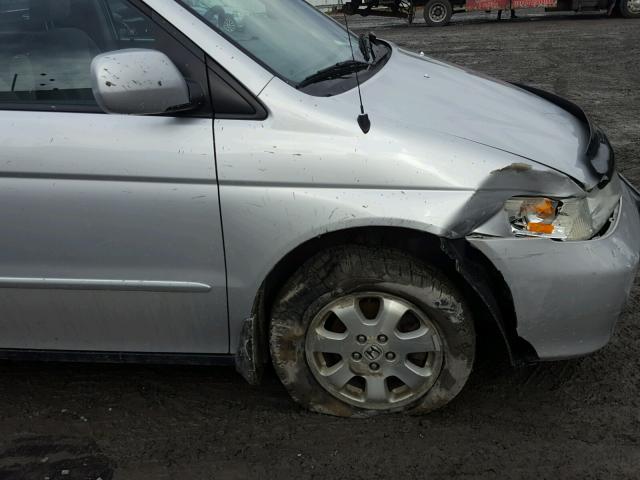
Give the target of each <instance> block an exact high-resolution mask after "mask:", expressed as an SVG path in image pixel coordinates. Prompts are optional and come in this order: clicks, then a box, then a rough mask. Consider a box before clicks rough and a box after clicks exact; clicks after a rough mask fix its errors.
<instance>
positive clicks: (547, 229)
mask: <svg viewBox="0 0 640 480" xmlns="http://www.w3.org/2000/svg"><path fill="white" fill-rule="evenodd" d="M527 230H529V231H530V232H534V233H553V225H551V224H550V223H534V222H529V223H527Z"/></svg>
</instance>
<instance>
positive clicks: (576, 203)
mask: <svg viewBox="0 0 640 480" xmlns="http://www.w3.org/2000/svg"><path fill="white" fill-rule="evenodd" d="M505 210H506V211H507V215H508V216H509V223H510V224H511V230H512V232H513V233H514V234H515V235H516V236H527V237H545V238H555V239H557V240H586V239H588V238H591V237H592V236H593V235H594V234H595V233H596V232H597V231H598V230H597V229H596V228H597V227H596V226H595V225H593V221H592V218H591V213H590V211H589V206H588V203H587V200H586V198H582V199H575V198H568V199H562V200H554V199H551V198H545V197H515V198H512V199H510V200H507V202H506V204H505Z"/></svg>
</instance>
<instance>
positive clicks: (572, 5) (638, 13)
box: [316, 0, 640, 27]
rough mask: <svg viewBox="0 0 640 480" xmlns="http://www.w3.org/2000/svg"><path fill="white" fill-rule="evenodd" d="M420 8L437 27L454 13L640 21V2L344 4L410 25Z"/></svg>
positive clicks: (396, 0) (380, 0)
mask: <svg viewBox="0 0 640 480" xmlns="http://www.w3.org/2000/svg"><path fill="white" fill-rule="evenodd" d="M320 1H322V0H320ZM317 2H318V0H316V3H317ZM416 7H423V16H424V20H425V22H426V23H427V25H430V26H433V27H440V26H444V25H447V24H448V23H449V21H450V20H451V16H452V15H453V14H454V13H462V12H474V11H485V12H491V11H502V10H519V9H531V8H544V9H545V10H546V11H548V12H560V11H574V12H594V11H602V12H607V13H608V14H612V13H614V12H617V13H619V14H620V15H622V16H623V17H626V18H640V0H351V1H348V2H344V5H343V9H344V12H345V13H346V14H347V15H356V14H358V15H363V16H367V15H376V16H387V17H400V18H406V19H407V23H408V24H411V23H413V19H414V18H415V14H416Z"/></svg>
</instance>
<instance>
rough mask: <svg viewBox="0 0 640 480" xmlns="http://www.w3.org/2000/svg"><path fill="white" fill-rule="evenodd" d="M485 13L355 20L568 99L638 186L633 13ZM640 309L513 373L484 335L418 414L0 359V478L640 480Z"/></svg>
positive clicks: (194, 374)
mask: <svg viewBox="0 0 640 480" xmlns="http://www.w3.org/2000/svg"><path fill="white" fill-rule="evenodd" d="M494 16H495V15H494ZM494 16H484V15H480V16H476V17H467V18H463V19H457V20H456V21H455V22H454V23H453V24H452V25H450V26H448V27H445V28H441V29H432V28H426V27H425V25H424V24H423V23H418V24H417V25H414V26H412V27H411V28H406V27H405V26H404V25H403V24H402V22H400V21H396V20H383V21H380V20H376V19H371V18H367V19H356V18H354V20H353V22H352V27H355V29H356V30H364V31H366V30H374V31H375V32H376V33H377V34H378V36H379V37H382V38H386V39H389V40H391V41H393V42H396V43H397V44H399V45H401V46H404V47H407V48H409V49H412V50H416V51H424V52H425V54H427V55H431V56H434V57H437V58H440V59H444V60H448V61H451V62H455V63H458V64H461V65H465V66H467V67H470V68H473V69H476V70H479V71H481V72H485V73H487V74H489V75H494V76H498V77H501V78H503V79H505V80H510V81H517V82H524V83H530V84H533V85H535V86H538V87H541V88H545V89H549V90H552V91H554V92H556V93H559V94H560V95H564V96H567V97H568V98H570V99H571V100H574V101H576V102H577V103H579V104H580V105H582V106H584V107H585V108H586V110H587V111H588V112H589V113H590V114H591V115H592V116H593V117H594V118H595V119H596V121H597V122H598V123H599V124H600V125H602V126H603V127H604V129H605V131H606V132H607V133H608V134H609V136H610V138H611V141H612V143H613V145H614V147H615V149H616V151H617V154H618V156H617V158H618V162H619V166H620V169H621V170H622V171H623V172H624V173H626V174H627V175H628V176H629V177H630V178H631V179H632V180H633V181H635V183H636V184H640V161H639V160H640V88H639V87H640V62H639V59H640V21H625V20H621V19H606V18H603V17H593V16H591V17H587V18H584V17H580V18H578V17H574V16H560V17H557V16H555V17H553V18H551V19H548V18H547V19H539V18H538V17H529V18H523V19H520V20H514V21H502V22H500V23H498V22H496V21H494V20H493V18H494ZM418 94H419V92H416V95H418ZM425 115H428V112H425ZM639 241H640V240H639ZM639 309H640V282H637V283H636V287H635V289H634V290H633V296H632V299H631V301H630V303H629V305H628V307H627V310H626V313H625V314H624V315H623V317H622V319H621V321H620V323H619V325H618V328H617V330H616V333H615V336H614V338H613V340H612V342H611V343H610V345H609V346H607V347H606V348H605V349H603V350H602V351H600V352H598V353H596V354H595V355H593V356H590V357H588V358H585V359H581V360H574V361H569V362H560V363H547V364H541V365H538V366H535V367H527V368H522V369H516V370H514V369H511V368H510V367H509V365H508V364H507V363H506V362H505V360H504V358H503V357H502V356H501V354H500V353H501V352H500V351H499V349H496V348H493V347H492V345H490V344H486V345H484V347H483V348H482V350H481V358H480V360H479V362H478V366H477V368H476V370H475V371H474V373H473V375H472V378H471V380H470V383H469V384H468V386H467V388H466V389H465V391H464V392H463V393H462V394H461V395H460V396H459V397H458V399H456V401H454V402H453V403H452V404H451V405H450V406H449V407H447V408H445V409H444V410H441V411H439V412H436V413H434V414H431V415H429V416H426V417H421V418H415V417H405V416H388V417H378V418H374V419H370V420H357V421H348V420H342V419H337V418H331V417H325V416H320V415H315V414H310V413H306V412H304V411H301V410H300V409H299V408H298V407H297V406H296V405H294V404H293V403H292V402H291V401H290V400H289V398H288V397H287V394H286V393H285V391H284V389H283V388H282V387H281V386H280V384H279V383H278V381H277V380H276V379H275V376H274V375H273V374H270V375H269V376H268V378H267V380H266V382H265V384H264V385H262V386H261V387H250V386H248V385H246V384H245V383H244V382H243V381H242V379H241V378H240V377H239V376H238V375H236V374H235V373H234V371H233V369H230V368H226V369H225V368H202V367H166V366H154V367H150V366H126V365H121V366H117V365H116V366H108V365H66V364H57V365H56V364H16V363H0V479H1V480H18V479H20V480H22V479H40V480H43V479H47V478H49V479H51V480H53V479H65V480H70V479H97V478H101V479H102V480H109V479H112V478H115V479H125V480H137V479H145V480H146V479H154V480H157V479H165V478H171V479H228V478H229V479H233V478H238V479H244V478H266V477H268V478H274V479H279V478H296V479H298V478H317V479H325V478H350V479H366V480H372V479H376V478H421V479H422V478H424V479H437V478H532V479H533V478H536V479H538V478H542V479H546V478H550V479H551V478H554V479H555V478H579V479H610V478H635V479H638V478H640V325H639V322H640V313H639Z"/></svg>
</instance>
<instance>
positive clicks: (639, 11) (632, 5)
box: [618, 0, 640, 18]
mask: <svg viewBox="0 0 640 480" xmlns="http://www.w3.org/2000/svg"><path fill="white" fill-rule="evenodd" d="M618 9H619V11H620V15H622V16H623V17H624V18H640V0H619V3H618Z"/></svg>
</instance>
